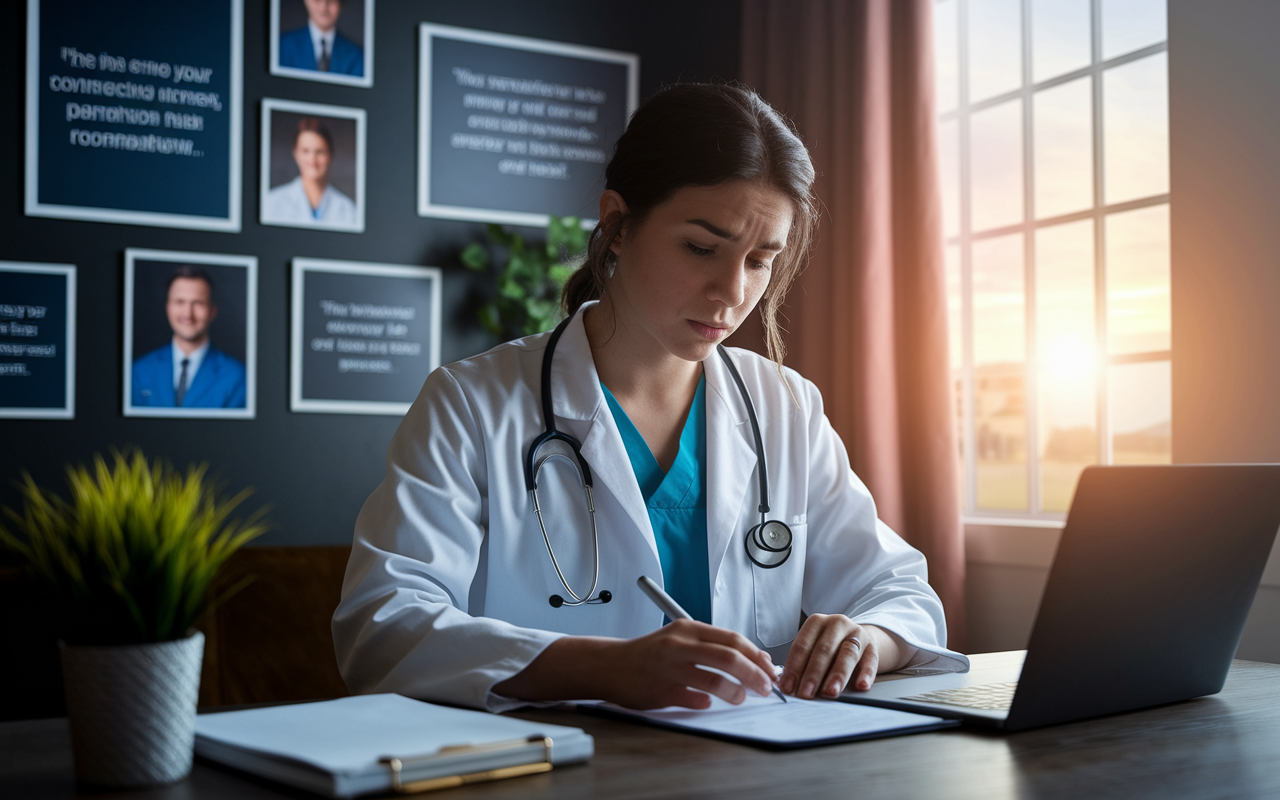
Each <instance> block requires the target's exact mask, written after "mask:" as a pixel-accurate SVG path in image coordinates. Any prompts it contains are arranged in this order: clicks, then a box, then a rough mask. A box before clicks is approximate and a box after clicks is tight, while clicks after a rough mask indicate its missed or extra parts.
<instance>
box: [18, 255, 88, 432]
mask: <svg viewBox="0 0 1280 800" xmlns="http://www.w3.org/2000/svg"><path fill="white" fill-rule="evenodd" d="M6 272H8V273H15V272H23V273H31V274H37V275H63V276H65V277H66V299H65V304H66V305H65V309H66V316H67V319H66V330H65V338H64V341H65V342H66V344H65V359H66V360H65V373H66V374H65V377H64V386H65V396H64V398H63V403H62V406H61V407H51V406H45V407H22V406H11V407H2V406H0V419H75V417H76V267H75V265H74V264H36V263H31V262H25V261H0V274H3V273H6ZM8 300H10V298H6V297H4V296H3V294H0V305H4V304H6V301H8ZM5 316H8V315H5V314H0V319H2V318H4V317H5ZM5 358H6V356H5V355H4V354H3V353H0V363H3V362H4V360H5ZM5 380H12V378H11V377H6V376H0V381H5ZM2 385H3V384H2V383H0V386H2Z"/></svg>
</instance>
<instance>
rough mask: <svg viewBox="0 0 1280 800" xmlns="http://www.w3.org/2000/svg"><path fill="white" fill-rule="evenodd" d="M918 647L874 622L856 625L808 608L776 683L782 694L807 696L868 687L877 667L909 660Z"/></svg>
mask: <svg viewBox="0 0 1280 800" xmlns="http://www.w3.org/2000/svg"><path fill="white" fill-rule="evenodd" d="M915 652H916V649H915V648H914V647H912V646H911V645H909V644H907V643H906V642H904V641H903V640H902V639H901V638H899V637H898V636H897V635H895V634H892V633H890V632H889V631H886V630H885V629H884V628H880V627H877V626H875V625H859V624H858V623H856V622H854V621H853V620H851V619H849V618H848V617H846V616H844V615H843V614H810V615H809V618H808V619H806V620H805V622H804V625H803V626H802V627H801V628H800V632H799V633H798V634H796V639H795V641H794V642H792V643H791V650H790V652H788V653H787V665H786V668H785V669H784V670H783V672H782V678H781V679H780V680H779V682H778V683H779V685H780V688H781V689H782V691H783V692H784V693H785V694H791V695H795V696H796V697H800V698H803V699H805V700H810V699H812V698H813V697H814V696H816V695H819V694H821V695H822V696H823V697H838V696H839V695H840V693H841V692H843V691H844V690H845V687H846V686H848V687H851V688H853V689H857V690H859V691H864V692H865V691H866V690H867V689H870V688H871V684H873V683H875V680H876V675H877V674H878V673H880V672H892V671H894V670H896V669H900V668H901V667H903V666H905V665H906V664H907V663H908V662H910V660H911V658H912V656H914V655H915Z"/></svg>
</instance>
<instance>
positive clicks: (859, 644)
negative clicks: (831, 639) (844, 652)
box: [844, 636, 862, 653]
mask: <svg viewBox="0 0 1280 800" xmlns="http://www.w3.org/2000/svg"><path fill="white" fill-rule="evenodd" d="M844 641H845V643H846V644H851V645H853V646H854V648H855V649H856V650H857V651H858V652H859V653H861V652H862V642H860V641H858V637H856V636H850V637H849V638H848V639H845V640H844Z"/></svg>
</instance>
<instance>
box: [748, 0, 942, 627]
mask: <svg viewBox="0 0 1280 800" xmlns="http://www.w3.org/2000/svg"><path fill="white" fill-rule="evenodd" d="M933 2H934V0H744V3H743V25H742V76H743V80H744V82H745V83H747V84H748V85H749V86H751V87H752V88H754V89H756V90H757V91H758V92H760V94H761V95H762V96H763V97H764V98H765V99H766V100H768V101H769V102H770V103H772V104H773V105H774V107H776V108H777V109H779V110H780V111H781V112H783V113H784V114H786V115H788V116H789V117H790V118H791V119H792V120H793V121H794V122H795V123H796V125H797V127H798V128H799V129H800V133H801V135H802V136H803V137H804V140H805V143H806V144H807V145H808V147H809V150H810V152H811V153H812V155H813V160H814V164H815V166H816V167H817V170H818V174H819V177H818V182H817V193H818V196H819V198H820V199H821V201H822V203H823V205H824V206H825V213H824V215H823V219H822V224H821V227H820V229H819V232H818V238H819V241H818V245H817V248H816V251H815V254H814V258H813V260H812V261H811V262H810V265H809V268H808V270H807V271H806V272H805V273H804V274H803V275H802V276H801V278H800V279H799V281H798V282H797V283H796V285H795V287H794V288H793V289H792V291H791V294H790V295H789V297H788V300H787V305H786V307H785V309H784V313H785V315H786V320H785V321H784V327H786V328H787V329H788V333H787V336H786V341H787V344H788V347H789V349H790V354H789V355H788V357H787V363H788V365H789V366H793V367H795V368H796V369H798V370H799V371H800V373H801V374H803V375H804V376H805V377H807V378H809V379H810V380H813V381H814V382H815V383H816V384H817V385H818V387H819V388H820V389H821V391H822V395H823V398H824V400H825V402H826V409H827V414H828V416H829V417H830V418H831V422H832V425H833V426H834V427H835V429H836V431H837V432H838V433H839V434H840V436H841V437H842V438H843V439H844V442H845V444H846V446H847V447H848V449H849V456H850V458H851V460H852V462H853V468H854V470H855V471H856V472H857V473H858V475H859V476H860V477H861V478H862V479H863V480H864V481H865V482H866V484H867V485H868V486H869V487H870V489H871V491H872V494H873V495H874V496H875V498H876V503H877V506H878V508H879V512H880V517H881V519H883V520H884V521H885V522H886V523H888V524H889V525H890V526H892V527H893V528H894V529H895V530H896V531H898V532H899V533H900V534H902V536H903V537H904V538H906V539H907V541H909V542H911V543H912V544H913V545H914V546H915V547H917V548H919V549H920V550H921V551H923V552H924V554H925V556H926V557H927V558H928V560H929V578H930V582H931V583H932V585H933V587H934V589H935V590H936V591H937V592H938V594H939V596H940V597H941V598H942V601H943V604H944V606H945V607H946V612H947V626H948V630H949V641H950V643H951V646H952V647H963V643H964V636H965V622H964V619H965V618H964V575H965V562H964V538H963V536H964V533H963V528H962V526H961V523H960V499H959V491H958V477H957V465H956V439H955V433H954V418H953V417H954V406H953V402H954V400H953V396H952V393H951V391H952V390H951V380H950V377H949V375H950V372H949V366H948V356H947V306H946V286H945V274H944V267H943V256H942V210H941V198H940V196H939V194H938V190H937V186H936V178H935V175H936V165H937V152H936V146H935V142H934V130H935V126H936V121H935V115H934V101H933V58H932V53H933V47H932V41H933V31H932V7H933ZM752 335H753V334H752V332H751V331H744V332H743V334H742V335H740V336H743V338H745V339H747V340H748V341H746V342H744V344H747V346H750V341H749V340H750V337H751V336H752ZM755 335H758V333H756V334H755Z"/></svg>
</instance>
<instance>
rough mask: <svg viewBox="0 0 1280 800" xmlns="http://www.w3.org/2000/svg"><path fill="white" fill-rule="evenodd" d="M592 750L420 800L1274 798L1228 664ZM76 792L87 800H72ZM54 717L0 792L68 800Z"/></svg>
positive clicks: (21, 746)
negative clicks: (1218, 673)
mask: <svg viewBox="0 0 1280 800" xmlns="http://www.w3.org/2000/svg"><path fill="white" fill-rule="evenodd" d="M517 716H520V717H522V718H524V719H532V720H544V721H546V722H554V723H556V724H561V725H574V726H577V727H580V728H585V729H586V730H587V731H588V732H590V733H591V734H592V735H593V736H595V737H596V755H595V758H594V759H592V760H591V762H590V763H588V764H586V765H582V766H575V767H564V768H561V769H557V770H555V771H554V772H550V773H547V774H545V775H536V776H531V777H527V778H517V779H513V780H508V781H502V782H499V783H490V784H482V785H476V786H472V787H468V788H465V789H455V790H450V791H448V792H439V793H436V794H434V795H424V797H431V798H432V799H433V800H453V799H454V798H493V797H498V798H594V797H599V798H611V799H613V798H616V799H618V800H625V799H626V798H647V797H689V798H695V797H696V798H714V797H724V798H735V799H736V798H745V797H783V796H795V797H805V798H820V797H841V798H850V797H855V798H878V797H894V798H897V797H924V798H938V799H939V800H951V799H952V798H1000V797H1072V798H1097V797H1124V798H1131V797H1160V798H1167V797H1196V798H1200V797H1262V796H1280V768H1277V766H1276V765H1277V764H1280V665H1275V664H1259V663H1254V662H1248V661H1237V662H1235V664H1234V665H1233V667H1232V669H1231V675H1230V677H1229V678H1228V679H1227V685H1226V688H1225V689H1224V690H1223V691H1222V693H1221V694H1218V695H1214V696H1213V697H1206V698H1201V699H1198V700H1191V701H1189V702H1185V703H1176V704H1174V705H1170V706H1164V707H1161V708H1155V709H1148V710H1146V711H1140V712H1135V713H1132V714H1122V715H1117V716H1114V717H1108V718H1104V719H1097V720H1089V721H1085V722H1077V723H1073V724H1070V725H1060V726H1057V727H1053V728H1043V729H1040V730H1034V731H1026V732H1023V733H1016V734H997V733H985V732H979V731H974V730H970V729H958V730H951V731H942V732H937V733H926V734H920V735H916V736H904V737H900V738H895V739H880V740H876V741H871V742H861V743H856V744H847V745H835V746H831V747H819V748H814V749H810V750H801V751H796V752H791V753H773V752H767V751H762V750H757V749H755V748H751V747H745V746H742V745H735V744H729V743H726V742H720V741H716V740H713V739H704V738H701V737H697V736H689V735H685V734H679V733H673V732H669V731H664V730H659V729H656V728H649V727H644V726H640V725H633V724H630V723H625V722H620V721H615V720H610V719H604V718H600V717H594V716H588V715H585V714H578V713H576V712H573V711H570V710H566V709H548V710H539V711H526V712H520V713H519V714H517ZM86 794H87V793H86ZM74 796H78V795H77V790H76V787H75V785H74V782H73V779H72V766H71V746H70V740H69V736H68V733H67V724H66V721H65V720H62V719H54V720H35V721H26V722H10V723H4V724H2V725H0V797H3V798H14V799H15V800H17V798H22V799H23V800H26V799H27V798H30V799H31V800H41V799H42V798H65V797H74ZM88 796H96V797H100V798H101V797H110V798H148V799H149V800H150V799H155V800H159V799H160V798H164V799H165V800H168V799H169V798H173V799H174V800H177V798H182V800H199V799H201V798H237V799H238V798H245V800H257V799H258V798H281V797H295V798H303V797H307V798H314V797H316V795H310V794H307V793H305V792H300V791H294V790H289V789H285V788H282V787H279V786H277V785H275V784H270V783H267V782H265V781H260V780H257V779H254V778H250V777H247V776H243V775H241V774H238V773H233V772H230V771H227V770H225V769H223V768H220V767H217V766H214V765H212V764H209V763H205V762H201V761H197V763H196V767H195V771H194V772H193V774H192V776H191V777H190V778H189V779H187V780H186V781H183V782H182V783H179V784H176V785H174V786H171V787H167V788H164V789H159V790H153V791H148V792H121V793H112V794H108V795H102V794H98V795H88Z"/></svg>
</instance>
